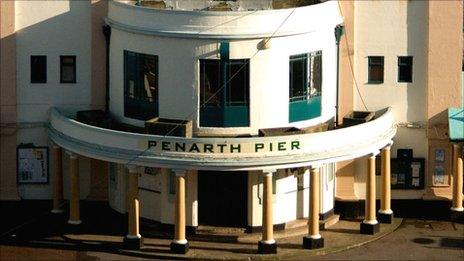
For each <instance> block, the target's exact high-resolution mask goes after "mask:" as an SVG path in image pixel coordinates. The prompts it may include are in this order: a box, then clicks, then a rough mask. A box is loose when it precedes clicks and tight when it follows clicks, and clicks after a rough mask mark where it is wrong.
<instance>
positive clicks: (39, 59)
mask: <svg viewBox="0 0 464 261" xmlns="http://www.w3.org/2000/svg"><path fill="white" fill-rule="evenodd" d="M31 83H47V56H45V55H32V56H31Z"/></svg>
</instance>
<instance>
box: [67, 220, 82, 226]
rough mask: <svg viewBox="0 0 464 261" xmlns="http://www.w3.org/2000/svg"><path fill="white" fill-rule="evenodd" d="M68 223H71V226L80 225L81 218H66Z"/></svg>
mask: <svg viewBox="0 0 464 261" xmlns="http://www.w3.org/2000/svg"><path fill="white" fill-rule="evenodd" d="M68 224H69V225H73V226H77V225H80V224H82V220H71V219H70V220H68Z"/></svg>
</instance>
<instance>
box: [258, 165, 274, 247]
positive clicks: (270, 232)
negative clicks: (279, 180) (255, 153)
mask: <svg viewBox="0 0 464 261" xmlns="http://www.w3.org/2000/svg"><path fill="white" fill-rule="evenodd" d="M275 172H276V170H263V174H262V175H263V222H262V226H263V234H262V239H261V241H259V242H258V253H260V254H275V253H277V244H276V242H275V240H274V222H273V215H274V212H273V209H272V175H273V174H274V173H275Z"/></svg>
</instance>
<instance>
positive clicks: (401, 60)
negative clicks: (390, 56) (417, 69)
mask: <svg viewBox="0 0 464 261" xmlns="http://www.w3.org/2000/svg"><path fill="white" fill-rule="evenodd" d="M398 82H412V56H399V57H398Z"/></svg>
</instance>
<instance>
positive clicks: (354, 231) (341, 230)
mask: <svg viewBox="0 0 464 261" xmlns="http://www.w3.org/2000/svg"><path fill="white" fill-rule="evenodd" d="M327 231H330V232H335V233H342V234H356V235H359V234H360V232H359V229H349V228H329V229H327Z"/></svg>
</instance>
